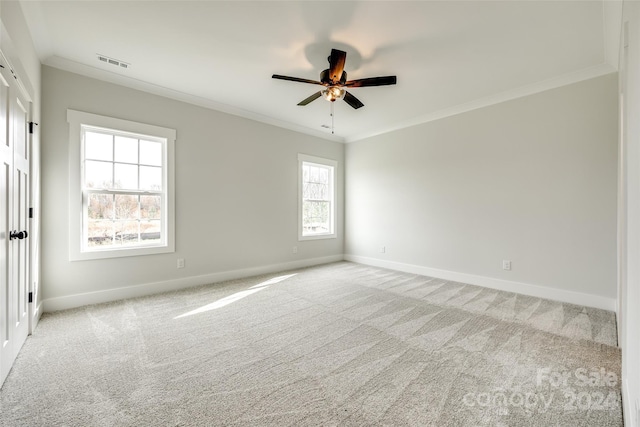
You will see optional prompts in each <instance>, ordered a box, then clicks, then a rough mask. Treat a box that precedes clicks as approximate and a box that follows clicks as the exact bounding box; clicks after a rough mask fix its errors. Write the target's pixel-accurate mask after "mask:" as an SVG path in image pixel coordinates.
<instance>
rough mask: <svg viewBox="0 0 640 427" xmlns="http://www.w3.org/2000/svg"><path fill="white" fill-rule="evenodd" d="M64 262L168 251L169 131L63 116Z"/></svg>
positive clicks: (76, 113)
mask: <svg viewBox="0 0 640 427" xmlns="http://www.w3.org/2000/svg"><path fill="white" fill-rule="evenodd" d="M68 121H69V123H70V133H71V135H70V136H71V137H70V141H71V146H70V150H71V152H72V155H71V162H72V164H71V168H70V169H71V185H72V191H71V197H70V213H71V215H70V216H71V223H70V229H71V233H70V234H71V244H70V246H71V249H70V257H71V259H95V258H106V257H120V256H130V255H147V254H154V253H163V252H173V251H174V242H173V222H174V219H173V212H174V207H173V152H174V142H175V131H174V130H172V129H166V128H160V127H157V126H151V125H145V124H141V123H135V122H130V121H126V120H119V119H113V118H110V117H104V116H97V115H94V114H88V113H82V112H79V111H73V110H69V111H68Z"/></svg>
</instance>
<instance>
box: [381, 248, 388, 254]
mask: <svg viewBox="0 0 640 427" xmlns="http://www.w3.org/2000/svg"><path fill="white" fill-rule="evenodd" d="M386 251H387V248H385V247H384V246H380V253H381V254H383V253H385V252H386Z"/></svg>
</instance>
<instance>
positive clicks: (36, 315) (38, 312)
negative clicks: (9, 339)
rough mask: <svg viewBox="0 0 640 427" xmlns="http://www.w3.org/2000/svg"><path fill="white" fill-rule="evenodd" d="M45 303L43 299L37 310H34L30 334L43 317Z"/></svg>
mask: <svg viewBox="0 0 640 427" xmlns="http://www.w3.org/2000/svg"><path fill="white" fill-rule="evenodd" d="M43 307H44V304H43V302H42V301H40V303H39V304H38V305H36V308H35V311H34V312H33V317H32V318H31V327H30V328H29V334H32V333H33V331H35V330H36V327H37V326H38V323H39V322H40V318H41V317H42V309H43Z"/></svg>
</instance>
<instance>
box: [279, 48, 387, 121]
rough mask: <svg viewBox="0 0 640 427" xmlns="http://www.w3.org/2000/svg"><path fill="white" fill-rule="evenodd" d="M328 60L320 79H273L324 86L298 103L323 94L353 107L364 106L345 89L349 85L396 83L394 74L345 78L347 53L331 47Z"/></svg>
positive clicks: (310, 100) (313, 99)
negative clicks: (352, 78)
mask: <svg viewBox="0 0 640 427" xmlns="http://www.w3.org/2000/svg"><path fill="white" fill-rule="evenodd" d="M327 59H328V60H329V68H328V69H326V70H324V71H322V72H321V73H320V81H316V80H308V79H301V78H298V77H289V76H281V75H279V74H274V75H273V76H271V77H272V78H274V79H280V80H289V81H292V82H300V83H310V84H314V85H322V86H325V89H323V90H321V91H318V92H316V93H314V94H313V95H311V96H310V97H308V98H306V99H304V100H302V101H300V102H299V103H298V105H302V106H304V105H307V104H309V103H310V102H312V101H315V100H316V99H318V98H320V97H321V96H324V97H325V99H326V100H327V101H331V102H335V101H336V100H337V99H343V98H344V102H346V103H347V104H349V105H350V106H352V107H353V108H355V109H358V108H360V107H364V104H363V103H362V102H360V100H359V99H358V98H356V97H355V96H353V95H352V94H350V93H349V92H347V91H346V89H345V88H349V87H368V86H386V85H394V84H396V76H384V77H369V78H366V79H358V80H347V72H346V71H344V62H345V60H346V59H347V53H346V52H343V51H341V50H338V49H331V56H329V58H327Z"/></svg>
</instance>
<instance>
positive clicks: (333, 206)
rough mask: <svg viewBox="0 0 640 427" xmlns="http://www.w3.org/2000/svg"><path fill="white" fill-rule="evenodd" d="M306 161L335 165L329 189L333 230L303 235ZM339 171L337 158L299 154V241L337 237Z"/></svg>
mask: <svg viewBox="0 0 640 427" xmlns="http://www.w3.org/2000/svg"><path fill="white" fill-rule="evenodd" d="M304 162H308V163H317V164H319V165H324V166H331V167H333V174H332V175H331V180H330V181H331V182H330V188H329V191H330V192H331V195H332V197H333V201H332V203H331V232H330V233H323V234H314V235H312V236H303V235H302V190H303V188H302V164H303V163H304ZM337 173H338V162H337V161H336V160H331V159H324V158H322V157H315V156H309V155H307V154H298V241H303V240H320V239H335V238H336V237H337V232H336V228H337V227H336V218H337V215H336V211H337V208H336V204H337V194H336V177H337Z"/></svg>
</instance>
